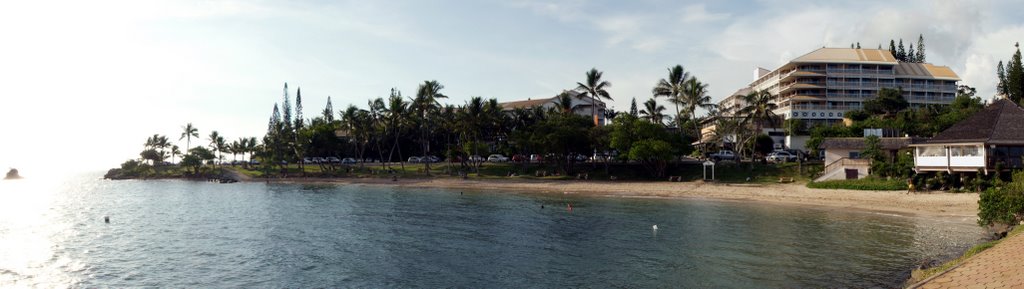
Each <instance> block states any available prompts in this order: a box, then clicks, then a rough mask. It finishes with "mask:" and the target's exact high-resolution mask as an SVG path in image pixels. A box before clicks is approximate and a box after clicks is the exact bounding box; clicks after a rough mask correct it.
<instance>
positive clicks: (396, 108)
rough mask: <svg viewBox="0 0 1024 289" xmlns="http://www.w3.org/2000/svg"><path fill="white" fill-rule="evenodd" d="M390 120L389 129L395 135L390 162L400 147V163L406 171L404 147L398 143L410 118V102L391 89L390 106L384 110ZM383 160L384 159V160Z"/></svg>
mask: <svg viewBox="0 0 1024 289" xmlns="http://www.w3.org/2000/svg"><path fill="white" fill-rule="evenodd" d="M384 114H385V115H386V118H387V122H388V125H387V126H388V129H389V130H391V133H392V134H393V135H394V137H395V138H394V143H393V144H392V145H391V152H390V153H388V162H390V161H391V160H392V159H393V156H394V154H395V149H398V163H399V165H401V166H402V171H405V160H404V159H402V147H401V146H399V145H398V143H399V136H400V135H401V133H402V128H404V127H406V124H407V123H408V119H409V102H407V101H405V99H403V98H402V93H401V92H399V91H398V90H396V89H393V88H392V89H391V96H390V97H388V106H387V108H386V109H385V110H384ZM382 161H383V160H382Z"/></svg>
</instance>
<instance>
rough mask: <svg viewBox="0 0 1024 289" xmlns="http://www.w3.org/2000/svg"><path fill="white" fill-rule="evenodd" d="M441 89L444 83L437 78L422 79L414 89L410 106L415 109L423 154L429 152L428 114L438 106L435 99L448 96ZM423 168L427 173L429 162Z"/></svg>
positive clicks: (428, 172)
mask: <svg viewBox="0 0 1024 289" xmlns="http://www.w3.org/2000/svg"><path fill="white" fill-rule="evenodd" d="M442 89H444V85H441V83H440V82H437V80H427V81H424V82H423V84H420V86H419V88H418V89H417V90H416V98H414V99H413V101H412V107H413V108H414V110H415V111H416V114H417V117H418V118H419V119H418V120H419V122H420V145H422V146H423V156H428V155H429V154H430V142H429V139H428V138H427V134H428V131H429V129H430V128H431V127H430V118H429V117H428V116H429V115H428V114H430V113H433V112H434V111H436V110H437V108H438V107H439V106H440V103H439V102H438V101H437V99H439V98H448V96H445V95H444V94H441V90H442ZM424 170H425V171H426V172H427V174H430V163H429V162H427V163H425V166H424Z"/></svg>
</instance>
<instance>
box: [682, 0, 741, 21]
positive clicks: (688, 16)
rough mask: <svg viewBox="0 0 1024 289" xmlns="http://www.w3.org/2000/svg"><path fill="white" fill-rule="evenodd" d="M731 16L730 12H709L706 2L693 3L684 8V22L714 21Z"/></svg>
mask: <svg viewBox="0 0 1024 289" xmlns="http://www.w3.org/2000/svg"><path fill="white" fill-rule="evenodd" d="M730 16H731V14H729V13H711V12H708V10H707V7H705V6H704V4H693V5H689V6H686V7H684V8H683V18H682V21H683V22H684V23H697V22H713V21H719V20H725V19H729V17H730Z"/></svg>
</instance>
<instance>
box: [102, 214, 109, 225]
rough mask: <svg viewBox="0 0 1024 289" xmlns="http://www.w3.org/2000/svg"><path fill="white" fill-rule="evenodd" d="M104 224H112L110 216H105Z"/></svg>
mask: <svg viewBox="0 0 1024 289" xmlns="http://www.w3.org/2000/svg"><path fill="white" fill-rule="evenodd" d="M103 222H105V223H107V224H110V216H103Z"/></svg>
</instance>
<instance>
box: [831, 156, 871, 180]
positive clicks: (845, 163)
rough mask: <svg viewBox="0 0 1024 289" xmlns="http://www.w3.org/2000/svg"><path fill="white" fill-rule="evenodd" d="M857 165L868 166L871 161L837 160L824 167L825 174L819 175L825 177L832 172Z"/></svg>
mask: <svg viewBox="0 0 1024 289" xmlns="http://www.w3.org/2000/svg"><path fill="white" fill-rule="evenodd" d="M851 165H858V166H870V165H871V159H851V158H839V159H838V160H835V161H833V162H831V163H829V164H828V165H826V166H825V172H824V173H822V174H821V175H823V176H824V175H827V174H828V173H831V172H832V171H835V170H838V169H840V168H844V167H846V166H851Z"/></svg>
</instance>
